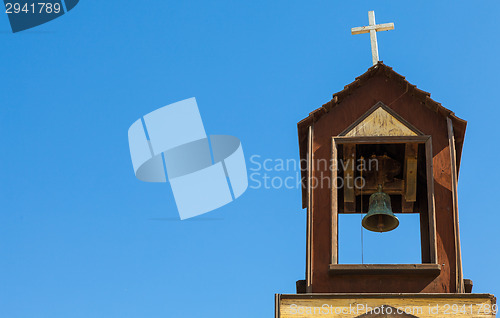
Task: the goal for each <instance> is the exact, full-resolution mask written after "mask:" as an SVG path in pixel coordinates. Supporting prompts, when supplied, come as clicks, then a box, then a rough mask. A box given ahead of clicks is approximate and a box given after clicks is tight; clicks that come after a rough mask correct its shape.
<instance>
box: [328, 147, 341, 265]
mask: <svg viewBox="0 0 500 318" xmlns="http://www.w3.org/2000/svg"><path fill="white" fill-rule="evenodd" d="M337 165H338V162H337V144H336V142H335V140H334V139H333V138H332V181H331V185H332V190H331V198H332V202H331V209H332V215H331V235H330V240H331V244H330V245H331V247H332V250H331V254H332V255H331V261H330V263H331V264H338V263H339V249H338V244H339V228H338V226H339V211H338V198H337V196H338V193H337V186H336V182H337Z"/></svg>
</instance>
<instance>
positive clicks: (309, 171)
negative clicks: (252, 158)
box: [306, 126, 314, 293]
mask: <svg viewBox="0 0 500 318" xmlns="http://www.w3.org/2000/svg"><path fill="white" fill-rule="evenodd" d="M313 132H314V130H313V127H312V126H309V132H308V139H307V225H306V292H307V293H311V292H312V290H311V289H312V248H311V246H312V212H313V210H312V194H313V193H312V185H311V182H312V178H311V177H312V176H313V166H314V165H313Z"/></svg>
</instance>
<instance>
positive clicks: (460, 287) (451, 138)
mask: <svg viewBox="0 0 500 318" xmlns="http://www.w3.org/2000/svg"><path fill="white" fill-rule="evenodd" d="M446 121H447V123H448V142H449V148H450V161H451V162H450V166H451V193H452V197H453V222H454V225H455V226H454V228H455V255H456V266H457V293H463V292H464V290H465V288H464V279H463V270H462V251H461V247H460V229H459V220H458V178H457V153H456V150H455V134H454V133H453V122H452V121H451V119H450V118H449V117H447V118H446Z"/></svg>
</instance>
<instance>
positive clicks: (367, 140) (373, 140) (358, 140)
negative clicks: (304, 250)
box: [330, 135, 437, 268]
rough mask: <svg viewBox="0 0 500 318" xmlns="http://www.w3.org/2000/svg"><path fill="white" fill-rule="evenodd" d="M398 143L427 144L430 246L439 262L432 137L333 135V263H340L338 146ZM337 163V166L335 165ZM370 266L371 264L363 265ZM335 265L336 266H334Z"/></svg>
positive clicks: (432, 256)
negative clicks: (336, 184)
mask: <svg viewBox="0 0 500 318" xmlns="http://www.w3.org/2000/svg"><path fill="white" fill-rule="evenodd" d="M347 143H354V144H397V143H418V144H425V157H426V173H427V203H428V204H427V208H428V215H429V246H430V263H431V264H437V245H436V216H435V202H434V174H433V169H432V166H433V164H432V160H433V155H432V138H431V136H429V135H423V136H362V137H342V136H339V137H332V167H331V171H332V175H331V178H332V179H331V180H332V187H331V196H330V197H331V202H330V203H331V204H330V207H331V235H330V240H331V260H330V264H331V265H330V268H332V265H336V264H338V197H337V196H338V193H337V188H336V187H334V183H335V180H337V167H336V162H337V146H338V145H340V144H347ZM333 165H335V166H333ZM363 266H369V265H366V264H365V265H363ZM333 267H335V266H333Z"/></svg>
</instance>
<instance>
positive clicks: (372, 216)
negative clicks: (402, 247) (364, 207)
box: [361, 185, 399, 232]
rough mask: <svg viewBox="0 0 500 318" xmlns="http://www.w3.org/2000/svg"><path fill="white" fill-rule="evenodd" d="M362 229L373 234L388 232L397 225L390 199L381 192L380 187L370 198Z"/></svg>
mask: <svg viewBox="0 0 500 318" xmlns="http://www.w3.org/2000/svg"><path fill="white" fill-rule="evenodd" d="M361 224H362V225H363V227H364V228H365V229H367V230H369V231H373V232H389V231H392V230H394V229H395V228H397V227H398V225H399V220H398V218H397V217H396V216H395V215H394V213H392V208H391V198H390V196H389V195H388V194H387V193H384V192H382V186H381V185H379V186H378V191H377V192H375V193H374V194H372V195H371V196H370V207H369V209H368V213H367V214H366V215H365V217H364V218H363V221H362V223H361Z"/></svg>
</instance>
